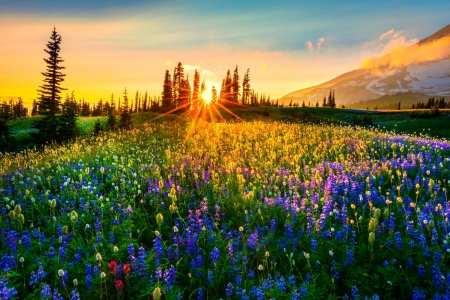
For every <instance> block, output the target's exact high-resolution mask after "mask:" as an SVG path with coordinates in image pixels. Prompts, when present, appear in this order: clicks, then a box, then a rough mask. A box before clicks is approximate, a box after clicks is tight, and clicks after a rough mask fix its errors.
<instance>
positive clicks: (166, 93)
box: [161, 70, 172, 112]
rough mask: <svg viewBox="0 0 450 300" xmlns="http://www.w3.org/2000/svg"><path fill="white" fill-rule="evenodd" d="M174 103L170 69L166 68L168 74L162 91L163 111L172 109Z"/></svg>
mask: <svg viewBox="0 0 450 300" xmlns="http://www.w3.org/2000/svg"><path fill="white" fill-rule="evenodd" d="M171 105H172V81H171V79H170V73H169V70H166V75H165V76H164V85H163V92H162V105H161V106H162V111H163V112H167V111H169V110H170V108H171Z"/></svg>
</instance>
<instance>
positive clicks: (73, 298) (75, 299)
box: [70, 289, 81, 300]
mask: <svg viewBox="0 0 450 300" xmlns="http://www.w3.org/2000/svg"><path fill="white" fill-rule="evenodd" d="M70 300H81V297H80V293H78V291H77V289H74V290H73V291H72V292H70Z"/></svg>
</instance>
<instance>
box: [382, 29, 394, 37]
mask: <svg viewBox="0 0 450 300" xmlns="http://www.w3.org/2000/svg"><path fill="white" fill-rule="evenodd" d="M393 33H394V29H391V30H389V31H387V32H385V33H383V34H382V35H380V40H382V39H384V38H385V37H387V36H388V35H391V34H393ZM394 38H395V36H394Z"/></svg>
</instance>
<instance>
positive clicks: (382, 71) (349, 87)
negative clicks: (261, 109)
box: [281, 25, 450, 105]
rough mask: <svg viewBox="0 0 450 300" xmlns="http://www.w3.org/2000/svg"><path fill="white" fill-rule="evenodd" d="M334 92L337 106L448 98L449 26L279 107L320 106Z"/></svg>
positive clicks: (293, 95)
mask: <svg viewBox="0 0 450 300" xmlns="http://www.w3.org/2000/svg"><path fill="white" fill-rule="evenodd" d="M330 89H334V91H335V95H336V96H335V97H336V102H337V104H338V105H342V104H348V103H353V102H359V101H366V100H370V99H375V98H378V97H381V96H384V95H391V94H395V93H398V92H409V91H411V92H414V93H420V94H423V95H430V96H431V95H433V96H450V25H447V26H446V27H444V28H442V29H441V30H439V31H437V32H436V33H434V34H433V35H431V36H429V37H427V38H425V39H422V40H420V41H419V42H417V43H416V44H414V45H411V46H408V47H403V48H399V49H394V50H393V51H392V52H391V53H389V54H387V55H385V56H383V57H381V58H377V59H372V60H370V61H368V62H367V63H366V64H365V67H364V68H361V69H357V70H354V71H351V72H348V73H345V74H342V75H340V76H338V77H336V78H334V79H332V80H330V81H327V82H325V83H322V84H319V85H317V86H313V87H310V88H306V89H302V90H298V91H295V92H292V93H289V94H287V95H285V96H283V97H282V98H281V103H284V104H288V103H289V102H290V101H291V99H292V102H293V103H296V102H297V103H299V104H301V103H302V102H303V101H304V102H305V103H306V104H308V103H310V104H311V105H315V104H316V102H319V105H321V104H322V100H323V98H324V96H327V95H328V94H329V91H330Z"/></svg>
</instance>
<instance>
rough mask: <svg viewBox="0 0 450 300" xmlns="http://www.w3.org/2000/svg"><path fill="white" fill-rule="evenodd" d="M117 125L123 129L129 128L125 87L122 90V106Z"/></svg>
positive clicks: (129, 118)
mask: <svg viewBox="0 0 450 300" xmlns="http://www.w3.org/2000/svg"><path fill="white" fill-rule="evenodd" d="M119 127H120V128H123V129H130V128H131V116H130V107H129V106H128V92H127V88H125V90H124V91H123V106H122V113H121V114H120V121H119Z"/></svg>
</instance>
